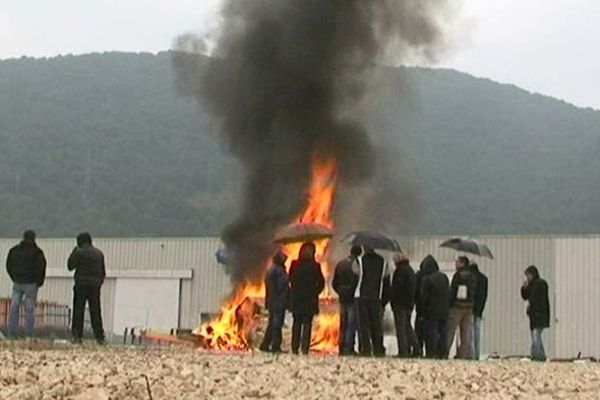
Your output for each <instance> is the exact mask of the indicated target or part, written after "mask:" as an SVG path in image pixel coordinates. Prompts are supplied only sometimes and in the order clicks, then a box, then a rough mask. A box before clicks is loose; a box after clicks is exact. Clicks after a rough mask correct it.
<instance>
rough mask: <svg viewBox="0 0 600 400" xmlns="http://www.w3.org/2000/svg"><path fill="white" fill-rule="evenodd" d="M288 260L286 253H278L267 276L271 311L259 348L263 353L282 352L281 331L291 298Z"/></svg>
mask: <svg viewBox="0 0 600 400" xmlns="http://www.w3.org/2000/svg"><path fill="white" fill-rule="evenodd" d="M287 258H288V257H287V255H286V254H285V253H284V252H282V251H278V252H277V254H275V256H274V257H273V264H271V266H270V267H269V268H268V269H267V274H266V275H265V308H266V309H267V310H268V311H269V321H268V323H267V330H266V332H265V336H264V338H263V341H262V343H261V345H260V347H259V348H260V350H261V351H265V352H272V353H280V352H281V342H282V332H281V331H282V328H283V321H284V319H285V311H286V310H287V308H288V306H289V298H290V280H289V278H288V275H287V272H286V271H285V262H286V260H287Z"/></svg>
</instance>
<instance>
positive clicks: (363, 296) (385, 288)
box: [353, 247, 390, 357]
mask: <svg viewBox="0 0 600 400" xmlns="http://www.w3.org/2000/svg"><path fill="white" fill-rule="evenodd" d="M353 271H354V272H355V274H357V275H358V285H357V286H356V292H355V293H354V297H355V298H356V308H357V316H358V337H359V347H360V349H359V352H360V355H361V356H367V357H369V356H371V355H373V356H376V357H383V356H385V347H384V346H383V308H384V306H385V305H386V304H387V301H388V296H389V289H390V276H389V273H388V266H387V263H386V261H385V260H384V259H383V257H381V256H380V255H379V254H377V253H376V252H375V250H373V249H372V248H368V247H365V248H364V253H363V256H362V257H359V258H358V262H357V263H355V264H354V266H353Z"/></svg>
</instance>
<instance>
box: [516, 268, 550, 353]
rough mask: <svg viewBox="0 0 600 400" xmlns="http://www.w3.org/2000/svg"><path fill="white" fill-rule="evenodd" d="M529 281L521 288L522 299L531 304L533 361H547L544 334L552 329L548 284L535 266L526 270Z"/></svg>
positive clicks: (529, 311) (530, 321)
mask: <svg viewBox="0 0 600 400" xmlns="http://www.w3.org/2000/svg"><path fill="white" fill-rule="evenodd" d="M525 277H526V278H527V280H526V281H525V283H524V284H523V286H522V287H521V297H522V298H523V300H526V301H528V302H529V306H528V307H527V315H528V316H529V328H530V329H531V359H532V360H534V361H546V351H545V350H544V343H543V342H542V333H543V331H544V329H545V328H549V327H550V301H549V299H548V283H547V282H546V281H545V280H544V279H542V278H541V277H540V273H539V271H538V269H537V267H535V266H534V265H532V266H530V267H528V268H527V269H526V270H525Z"/></svg>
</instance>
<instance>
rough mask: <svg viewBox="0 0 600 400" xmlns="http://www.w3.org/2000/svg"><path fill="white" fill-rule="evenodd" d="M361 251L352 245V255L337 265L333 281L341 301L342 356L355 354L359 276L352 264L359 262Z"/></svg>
mask: <svg viewBox="0 0 600 400" xmlns="http://www.w3.org/2000/svg"><path fill="white" fill-rule="evenodd" d="M361 253H362V249H361V248H360V246H352V248H351V249H350V256H349V257H348V258H346V259H345V260H342V261H340V262H339V263H338V264H337V265H336V266H335V272H334V274H333V282H332V283H331V285H332V286H333V290H335V292H336V293H337V294H338V297H339V301H340V338H339V341H340V345H339V354H340V355H341V356H347V355H352V354H354V342H355V339H356V306H355V303H354V292H355V291H356V285H357V284H358V277H357V276H356V275H355V274H354V272H352V266H353V265H354V264H356V263H357V262H358V261H357V259H358V257H359V256H360V254H361Z"/></svg>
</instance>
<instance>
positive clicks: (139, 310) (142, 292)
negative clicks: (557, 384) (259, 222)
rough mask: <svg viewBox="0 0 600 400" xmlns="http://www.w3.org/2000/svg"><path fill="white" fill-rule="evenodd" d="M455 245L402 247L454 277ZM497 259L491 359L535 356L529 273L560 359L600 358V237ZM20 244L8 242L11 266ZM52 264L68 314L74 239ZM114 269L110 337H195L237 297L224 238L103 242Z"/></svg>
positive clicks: (0, 252) (530, 244)
mask: <svg viewBox="0 0 600 400" xmlns="http://www.w3.org/2000/svg"><path fill="white" fill-rule="evenodd" d="M444 239H447V237H408V238H401V239H400V240H399V242H400V244H401V246H402V248H403V250H404V251H405V252H406V253H407V254H408V256H409V257H410V259H411V264H412V265H413V267H415V268H418V264H419V260H421V259H422V258H423V257H425V256H426V255H427V254H432V255H434V256H435V257H436V258H437V259H438V261H439V262H440V266H441V267H443V268H444V269H445V270H446V271H447V272H448V273H451V272H452V270H453V260H454V258H455V257H456V253H455V252H453V251H452V250H448V249H441V248H439V247H438V245H439V244H440V243H441V242H442V241H443V240H444ZM475 239H477V240H479V241H481V242H483V243H485V244H487V245H488V246H489V247H490V249H491V250H492V252H493V253H494V256H495V260H488V259H478V260H477V261H478V262H479V264H480V267H481V270H482V271H483V272H484V273H485V274H486V275H487V276H488V278H489V282H490V287H489V300H488V304H487V307H486V312H485V315H484V323H483V334H482V335H483V339H482V341H483V343H482V347H483V348H482V350H483V353H484V354H485V353H487V354H490V353H493V352H497V353H499V354H501V355H524V354H528V351H529V343H530V339H529V331H528V327H529V325H528V320H527V317H526V315H525V304H524V302H523V301H522V300H521V299H520V295H519V289H520V287H521V285H522V283H523V280H524V276H523V271H524V269H525V268H526V267H527V266H529V265H531V264H535V265H537V266H538V268H539V269H540V272H541V274H542V276H543V277H544V278H545V279H546V280H547V281H548V283H549V285H550V303H551V308H552V327H551V329H550V330H548V331H547V333H546V334H545V335H546V336H545V342H546V350H547V352H548V353H549V355H550V356H553V357H575V356H577V355H578V354H579V353H581V354H582V356H600V340H598V339H599V338H598V332H599V331H600V326H598V324H599V323H600V321H599V320H598V319H596V318H595V317H596V316H597V315H600V290H598V289H597V285H598V282H600V268H599V267H600V266H599V263H600V236H572V237H562V236H482V237H477V238H475ZM17 242H18V240H16V239H15V240H8V239H2V240H0V257H6V254H7V253H8V250H9V249H10V247H11V246H13V245H14V244H16V243H17ZM38 244H39V246H40V247H41V248H42V249H43V250H44V252H45V254H46V257H47V259H48V269H47V279H46V283H45V285H44V287H43V288H42V289H41V290H40V292H39V299H40V300H49V301H54V302H57V303H59V304H66V305H70V304H71V301H72V286H73V281H72V274H71V273H70V272H68V271H67V269H66V262H67V258H68V256H69V254H70V252H71V251H72V249H73V247H74V245H75V241H74V239H45V240H44V239H40V240H38ZM94 244H95V245H96V246H97V247H98V248H100V249H102V251H103V252H104V254H105V257H106V263H107V279H106V282H105V284H104V286H103V290H102V296H103V298H102V307H103V309H102V311H103V317H104V323H105V329H106V330H107V332H109V333H110V332H112V333H114V334H116V335H119V334H122V333H123V331H124V329H125V327H132V326H149V327H152V328H155V329H164V330H169V329H171V328H193V327H195V326H196V325H197V324H198V322H199V320H200V318H201V315H202V314H208V313H216V312H218V310H219V305H220V301H221V299H222V298H223V297H224V296H226V295H227V293H229V290H230V282H229V278H228V276H227V275H226V273H225V270H224V267H223V266H221V265H219V264H217V262H216V260H215V252H216V251H217V250H218V248H219V246H220V241H219V239H218V238H141V239H123V238H120V239H96V240H95V243H94ZM10 292H11V283H10V279H9V278H8V275H7V274H4V275H3V278H2V279H0V297H9V296H10Z"/></svg>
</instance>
